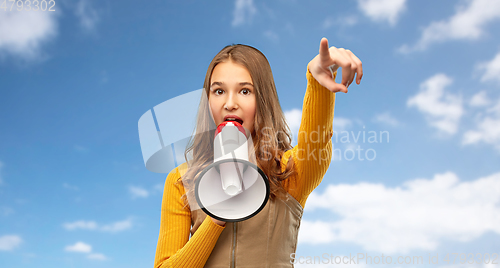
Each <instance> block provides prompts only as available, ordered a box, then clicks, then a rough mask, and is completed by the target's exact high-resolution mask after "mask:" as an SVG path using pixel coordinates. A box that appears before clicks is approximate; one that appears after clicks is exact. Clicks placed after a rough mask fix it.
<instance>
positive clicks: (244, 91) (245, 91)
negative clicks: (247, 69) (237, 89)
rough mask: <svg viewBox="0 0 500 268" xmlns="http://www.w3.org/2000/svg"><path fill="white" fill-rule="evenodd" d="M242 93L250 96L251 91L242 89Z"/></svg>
mask: <svg viewBox="0 0 500 268" xmlns="http://www.w3.org/2000/svg"><path fill="white" fill-rule="evenodd" d="M241 93H243V95H248V94H250V93H251V92H250V90H249V89H246V88H244V89H242V90H241Z"/></svg>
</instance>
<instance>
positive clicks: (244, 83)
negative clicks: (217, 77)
mask: <svg viewBox="0 0 500 268" xmlns="http://www.w3.org/2000/svg"><path fill="white" fill-rule="evenodd" d="M222 85H224V83H223V82H213V83H212V85H210V87H213V86H222ZM239 85H240V86H252V87H253V84H252V83H250V82H241V83H239Z"/></svg>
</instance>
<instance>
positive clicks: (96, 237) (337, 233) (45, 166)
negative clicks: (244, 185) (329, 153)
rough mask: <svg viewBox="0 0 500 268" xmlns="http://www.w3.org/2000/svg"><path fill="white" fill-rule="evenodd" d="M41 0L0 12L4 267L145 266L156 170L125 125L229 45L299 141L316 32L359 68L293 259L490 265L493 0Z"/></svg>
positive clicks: (499, 147)
mask: <svg viewBox="0 0 500 268" xmlns="http://www.w3.org/2000/svg"><path fill="white" fill-rule="evenodd" d="M55 3H56V4H55V10H56V11H55V12H48V11H26V10H23V11H16V10H15V9H16V7H14V8H13V10H12V11H9V8H10V6H8V7H7V10H4V9H0V92H1V95H0V96H1V97H0V115H1V116H0V125H1V126H2V127H1V131H0V138H1V142H0V264H1V266H2V267H28V266H30V267H31V266H33V265H35V266H37V267H110V266H113V267H148V266H152V265H153V260H154V254H155V248H156V240H157V236H158V230H159V217H160V205H161V196H162V191H163V182H164V179H165V175H163V174H155V173H152V172H149V171H148V170H146V168H145V167H144V164H143V163H144V162H143V159H142V154H141V149H140V145H139V138H138V132H137V121H138V119H139V117H140V116H141V115H142V114H143V113H145V112H146V111H148V110H149V109H151V108H153V107H154V106H155V105H157V104H159V103H161V102H163V101H165V100H168V99H171V98H173V97H176V96H179V95H181V94H184V93H187V92H190V91H193V90H196V89H199V88H200V87H201V86H202V84H203V79H204V76H205V72H206V68H207V66H208V64H209V62H210V60H211V59H212V57H213V56H214V55H215V54H216V53H217V52H218V51H219V50H220V49H221V48H222V47H224V46H225V45H228V44H232V43H244V44H249V45H252V46H255V47H257V48H258V49H260V50H261V51H263V52H264V54H265V55H266V56H267V58H268V60H269V61H270V63H271V67H272V68H273V74H274V78H275V82H276V85H277V88H278V93H279V97H280V103H281V105H282V108H283V110H284V111H285V113H286V115H287V119H288V121H289V124H290V126H291V128H292V130H293V131H294V132H295V133H296V132H297V130H298V127H299V124H300V115H301V106H302V100H303V96H304V92H305V87H306V80H305V72H306V66H307V63H308V62H309V61H310V60H311V59H312V58H313V57H314V56H315V55H316V54H317V52H318V46H319V41H320V39H321V38H322V37H327V38H328V39H329V42H330V45H332V46H336V47H344V48H348V49H350V50H352V51H353V52H354V53H355V54H356V55H357V56H358V57H359V58H360V59H361V60H362V61H363V66H364V71H365V76H364V78H363V81H362V83H361V85H359V86H358V85H353V86H351V87H350V89H349V93H348V94H343V93H337V100H336V107H335V119H334V125H335V131H336V135H335V136H334V137H333V141H334V149H335V150H336V151H335V152H334V161H332V163H331V165H330V169H329V171H328V172H327V174H326V176H325V178H324V180H323V182H322V184H321V185H320V186H319V187H318V188H317V189H316V190H315V191H314V192H313V194H312V195H311V196H310V198H309V199H308V202H307V204H306V209H305V214H304V218H303V221H302V226H301V230H300V234H299V245H298V249H297V256H304V257H305V256H315V255H316V256H321V255H322V254H323V253H328V254H333V255H349V254H353V255H354V254H357V253H364V254H368V255H370V256H381V254H384V256H394V258H393V260H396V258H397V256H423V257H424V260H425V261H426V262H427V261H428V256H429V254H431V255H435V254H439V264H437V265H422V264H420V265H406V264H404V265H400V266H404V267H412V266H415V267H416V266H418V267H422V266H429V267H437V266H439V267H465V266H463V265H462V266H461V265H460V260H459V259H457V260H456V261H455V264H453V263H452V262H450V263H446V262H445V261H444V256H445V255H446V254H448V253H450V254H451V253H474V254H477V253H479V254H483V255H484V254H490V255H491V254H494V253H496V254H497V255H500V250H499V249H500V239H499V238H500V227H499V226H500V165H499V163H500V36H499V35H498V34H497V33H498V32H499V30H500V2H499V1H496V0H468V1H465V0H456V1H451V0H448V1H405V0H357V1H354V0H353V1H307V3H306V2H305V1H294V0H277V1H251V0H237V1H219V2H218V3H217V4H214V3H209V2H203V3H197V2H195V1H184V2H180V1H168V2H166V1H147V2H144V3H139V2H137V1H119V2H111V1H91V0H80V1H67V0H64V1H56V2H55ZM176 116H177V115H176ZM467 260H468V261H469V260H470V258H469V259H467ZM474 260H478V258H477V257H476V258H475V259H474ZM497 262H498V263H500V257H498V258H497ZM348 266H351V265H348ZM358 266H363V267H369V266H377V267H379V266H383V265H366V264H364V265H361V264H359V265H358ZM389 266H395V265H389ZM471 266H475V267H496V266H491V265H489V266H488V265H484V264H474V265H469V266H467V267H471ZM298 267H333V266H332V265H328V264H325V265H298Z"/></svg>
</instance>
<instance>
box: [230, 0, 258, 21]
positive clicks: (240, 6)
mask: <svg viewBox="0 0 500 268" xmlns="http://www.w3.org/2000/svg"><path fill="white" fill-rule="evenodd" d="M256 13H257V9H256V8H255V6H254V4H253V0H236V1H235V6H234V12H233V16H234V17H233V22H232V25H233V27H236V26H240V25H242V24H245V23H248V22H251V21H252V18H253V16H255V14H256Z"/></svg>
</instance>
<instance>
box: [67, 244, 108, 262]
mask: <svg viewBox="0 0 500 268" xmlns="http://www.w3.org/2000/svg"><path fill="white" fill-rule="evenodd" d="M64 250H65V251H68V252H79V253H89V254H88V255H87V258H88V259H91V260H98V261H105V260H107V259H108V258H107V257H106V256H105V255H104V254H101V253H92V246H91V245H89V244H86V243H84V242H81V241H79V242H76V243H75V244H74V245H69V246H66V247H65V248H64Z"/></svg>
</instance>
